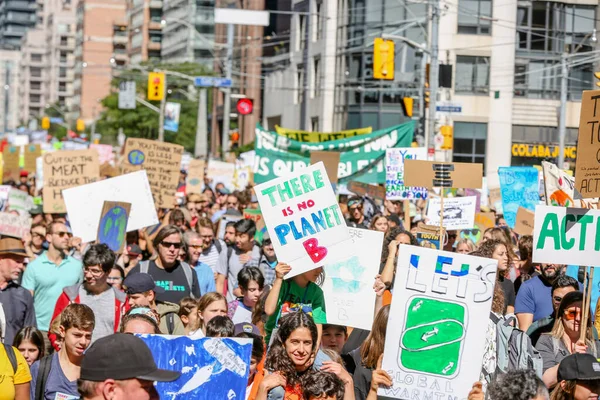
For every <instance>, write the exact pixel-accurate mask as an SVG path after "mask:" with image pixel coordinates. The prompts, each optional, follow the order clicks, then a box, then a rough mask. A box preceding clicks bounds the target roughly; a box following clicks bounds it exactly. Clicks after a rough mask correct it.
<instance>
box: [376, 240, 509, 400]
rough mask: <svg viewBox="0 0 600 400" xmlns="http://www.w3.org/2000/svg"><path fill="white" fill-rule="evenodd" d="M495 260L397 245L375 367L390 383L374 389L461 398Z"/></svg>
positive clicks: (483, 323)
mask: <svg viewBox="0 0 600 400" xmlns="http://www.w3.org/2000/svg"><path fill="white" fill-rule="evenodd" d="M497 264H498V262H497V261H496V260H493V259H489V258H482V257H473V256H468V255H464V254H457V253H450V252H445V251H437V250H432V249H426V248H422V247H417V246H408V245H400V248H399V250H398V264H397V267H396V278H395V282H394V288H395V290H394V296H393V297H392V305H391V309H390V313H389V314H390V316H389V320H388V325H387V326H388V328H387V334H386V338H385V350H384V352H383V365H382V369H383V370H385V371H387V372H388V374H389V375H390V377H391V378H392V386H391V387H389V388H388V387H383V386H380V387H379V392H378V394H379V395H382V396H387V397H393V398H397V399H417V398H418V399H427V398H428V399H441V398H444V399H446V398H453V399H454V398H456V399H466V398H467V396H468V394H469V391H470V390H471V386H472V385H473V382H477V381H478V380H479V374H480V373H481V359H482V357H483V353H484V348H485V338H486V330H487V326H488V318H487V316H488V315H489V313H490V308H491V304H492V297H493V295H494V284H495V282H496V268H497ZM484 316H485V317H484ZM475 360H479V361H477V362H475Z"/></svg>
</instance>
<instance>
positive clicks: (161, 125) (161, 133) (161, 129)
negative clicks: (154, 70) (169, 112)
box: [158, 74, 167, 142]
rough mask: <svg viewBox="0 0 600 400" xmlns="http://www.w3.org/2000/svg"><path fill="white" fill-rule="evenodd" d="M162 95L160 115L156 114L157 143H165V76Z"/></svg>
mask: <svg viewBox="0 0 600 400" xmlns="http://www.w3.org/2000/svg"><path fill="white" fill-rule="evenodd" d="M164 77H165V82H164V85H163V86H164V88H163V90H164V93H163V96H162V99H161V100H160V113H159V114H158V141H159V142H164V141H165V105H166V103H167V74H165V75H164Z"/></svg>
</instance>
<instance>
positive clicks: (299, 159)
mask: <svg viewBox="0 0 600 400" xmlns="http://www.w3.org/2000/svg"><path fill="white" fill-rule="evenodd" d="M414 130H415V124H414V122H413V121H410V122H406V123H404V124H402V125H396V126H393V127H391V128H387V129H381V130H378V131H375V132H373V133H369V134H364V135H360V136H356V137H350V138H346V139H339V140H332V141H330V142H323V143H304V142H298V141H296V140H292V139H289V138H287V137H285V136H281V135H278V134H277V133H275V132H269V131H266V130H264V128H263V127H261V126H260V125H257V126H256V139H255V142H254V143H255V145H254V147H255V150H256V157H255V160H254V182H255V183H257V184H259V183H263V182H267V181H269V180H271V179H274V178H277V177H280V176H284V175H287V174H289V173H290V172H294V171H295V170H297V169H302V168H305V167H307V166H308V165H310V152H311V151H313V150H321V151H339V152H341V156H340V167H339V180H338V182H340V183H347V182H349V181H358V182H364V183H370V184H376V183H385V165H384V162H385V149H387V148H392V147H410V145H411V143H412V140H413V133H414Z"/></svg>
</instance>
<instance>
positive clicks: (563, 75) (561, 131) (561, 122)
mask: <svg viewBox="0 0 600 400" xmlns="http://www.w3.org/2000/svg"><path fill="white" fill-rule="evenodd" d="M560 65H561V72H560V111H559V113H558V168H559V169H563V165H564V164H565V136H566V133H567V90H568V87H567V84H568V79H569V68H568V66H567V54H566V53H565V52H563V53H562V54H561V55H560Z"/></svg>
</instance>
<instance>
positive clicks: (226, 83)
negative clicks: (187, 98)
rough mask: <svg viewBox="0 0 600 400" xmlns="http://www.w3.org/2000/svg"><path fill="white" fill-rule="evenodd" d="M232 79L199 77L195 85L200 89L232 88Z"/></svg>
mask: <svg viewBox="0 0 600 400" xmlns="http://www.w3.org/2000/svg"><path fill="white" fill-rule="evenodd" d="M231 84H232V82H231V79H227V78H219V77H216V76H197V77H195V78H194V85H195V86H199V87H231Z"/></svg>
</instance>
